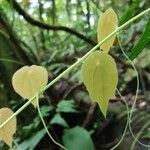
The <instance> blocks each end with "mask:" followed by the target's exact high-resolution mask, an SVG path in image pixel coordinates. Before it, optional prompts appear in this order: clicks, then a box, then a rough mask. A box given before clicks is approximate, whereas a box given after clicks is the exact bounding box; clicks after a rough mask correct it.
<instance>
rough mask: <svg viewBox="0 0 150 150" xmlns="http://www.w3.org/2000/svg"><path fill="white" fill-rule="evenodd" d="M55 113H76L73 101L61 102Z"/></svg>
mask: <svg viewBox="0 0 150 150" xmlns="http://www.w3.org/2000/svg"><path fill="white" fill-rule="evenodd" d="M56 111H57V112H65V113H77V112H78V111H77V110H76V105H75V102H74V100H63V101H60V102H59V103H58V104H57V109H56Z"/></svg>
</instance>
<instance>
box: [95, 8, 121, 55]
mask: <svg viewBox="0 0 150 150" xmlns="http://www.w3.org/2000/svg"><path fill="white" fill-rule="evenodd" d="M117 27H118V17H117V14H116V13H115V12H114V10H113V9H112V8H109V9H107V10H106V11H105V12H104V13H103V14H102V15H101V16H100V18H99V21H98V27H97V38H98V43H99V42H100V41H102V40H103V39H105V38H106V37H107V36H108V35H109V34H110V33H112V32H113V31H114V30H116V28H117ZM115 38H116V35H113V36H112V37H111V38H109V39H108V40H107V41H106V42H104V43H103V44H102V45H101V46H100V48H101V49H102V50H103V51H104V52H105V53H108V52H109V49H110V47H111V46H112V45H113V43H114V40H115Z"/></svg>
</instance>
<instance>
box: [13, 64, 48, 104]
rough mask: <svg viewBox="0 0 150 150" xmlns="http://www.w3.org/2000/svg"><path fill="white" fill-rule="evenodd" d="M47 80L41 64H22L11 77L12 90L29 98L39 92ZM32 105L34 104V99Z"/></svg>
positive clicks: (46, 74) (45, 71)
mask: <svg viewBox="0 0 150 150" xmlns="http://www.w3.org/2000/svg"><path fill="white" fill-rule="evenodd" d="M47 82H48V72H47V70H46V69H45V68H44V67H42V66H36V65H32V66H24V67H22V68H21V69H19V70H18V71H16V72H15V74H14V75H13V77H12V84H13V88H14V90H15V91H16V92H17V93H18V94H19V95H20V96H21V97H23V98H24V99H30V98H32V97H33V96H34V95H35V94H37V93H38V92H40V91H41V90H42V89H43V88H44V87H45V86H46V84H47ZM32 104H33V105H36V101H35V100H34V101H33V103H32Z"/></svg>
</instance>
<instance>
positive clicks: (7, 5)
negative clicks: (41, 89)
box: [0, 0, 150, 150]
mask: <svg viewBox="0 0 150 150" xmlns="http://www.w3.org/2000/svg"><path fill="white" fill-rule="evenodd" d="M149 6H150V1H149V0H142V1H141V0H0V107H10V108H12V109H13V111H16V110H18V109H19V108H20V107H21V106H22V105H23V104H24V103H25V101H24V100H23V99H22V98H21V97H20V96H18V95H17V94H16V93H15V92H14V90H13V88H12V84H11V77H12V75H13V73H14V72H15V71H16V70H17V69H19V68H20V67H22V66H24V65H32V64H36V65H42V66H44V67H46V69H47V70H48V72H49V81H51V80H53V79H54V78H55V77H57V75H58V74H60V73H61V72H63V71H64V70H65V69H66V68H68V67H69V66H70V65H71V64H73V63H74V62H75V61H76V60H77V59H79V58H80V57H82V56H83V55H84V54H85V53H86V52H88V51H89V50H90V49H91V48H92V47H93V46H95V45H96V44H97V22H98V18H99V16H100V15H101V13H102V12H104V11H105V10H106V9H107V8H109V7H112V8H113V9H114V10H115V12H116V13H117V14H118V17H119V25H122V24H123V23H125V22H126V21H128V20H129V19H130V18H132V17H133V16H135V15H137V14H138V13H140V12H142V11H143V10H145V9H146V8H148V7H149ZM148 20H150V19H149V16H148V15H145V16H144V17H142V18H141V19H139V20H137V21H135V22H134V23H133V24H131V25H130V26H128V27H127V28H125V29H123V30H122V31H121V32H120V33H119V34H120V38H121V43H122V47H123V49H124V51H125V52H126V53H127V54H130V52H131V50H132V49H133V48H134V46H135V45H136V43H137V42H138V39H139V38H140V37H141V36H142V34H143V33H144V31H145V27H146V25H147V26H148V23H147V22H148ZM148 29H149V30H148V31H149V33H150V21H149V28H148ZM149 37H150V35H149ZM147 40H148V39H147ZM147 42H148V44H146V45H145V46H144V47H142V52H141V53H140V54H139V55H138V56H136V58H134V64H135V65H136V67H137V70H138V74H139V79H140V89H139V93H138V99H137V103H136V109H135V110H134V113H133V118H132V128H133V132H134V134H135V136H136V135H137V134H138V132H139V131H140V130H141V128H142V127H143V126H144V125H145V124H146V123H147V122H148V121H149V119H150V93H149V90H150V38H149V41H147ZM110 54H111V55H112V56H113V57H114V59H115V60H116V62H117V67H118V73H119V84H118V89H119V90H120V91H121V93H122V95H123V96H124V98H125V100H126V102H127V103H128V106H129V107H131V106H132V104H133V100H134V96H135V92H136V84H137V83H136V74H135V71H134V70H133V68H132V66H131V64H130V63H129V62H128V61H127V60H126V58H125V57H124V55H123V54H122V51H121V50H120V47H119V44H118V41H117V39H116V41H115V43H114V46H113V47H112V49H111V52H110ZM80 67H81V66H78V67H76V68H74V69H73V71H72V72H71V73H70V74H68V75H67V76H65V77H64V78H63V79H61V80H60V81H59V82H57V83H56V84H55V85H53V86H52V87H51V88H49V89H48V90H47V91H46V92H45V97H44V98H43V100H41V101H40V107H41V111H42V115H43V117H44V119H45V121H46V124H47V126H48V127H49V131H50V132H51V134H52V136H53V137H54V139H56V140H57V141H59V142H60V143H65V144H66V143H69V144H70V146H71V147H72V150H74V147H75V146H76V145H78V144H79V145H80V144H81V148H80V150H92V149H93V145H94V149H96V150H107V149H108V150H109V149H111V148H112V147H113V146H114V145H115V144H116V143H117V142H118V141H119V139H120V137H121V136H122V133H123V130H124V127H125V124H126V117H127V112H126V107H125V104H124V103H123V102H122V100H121V98H120V97H119V95H117V94H116V97H114V98H113V99H111V100H110V103H109V110H108V113H107V119H105V118H104V117H103V115H102V113H101V111H100V110H99V108H98V106H97V104H96V103H92V102H91V100H90V98H89V96H88V93H87V91H86V88H85V86H84V85H83V83H82V77H81V72H80ZM17 119H18V120H17V121H18V123H17V133H16V134H15V140H16V141H17V143H18V145H19V147H20V149H21V150H33V149H35V150H58V149H59V147H58V146H56V145H55V144H53V142H52V141H51V140H50V139H49V137H48V136H47V134H46V132H45V130H44V128H43V125H42V123H41V121H40V118H39V116H38V113H37V110H36V109H35V108H34V107H33V106H32V105H30V106H29V107H28V108H26V109H25V110H24V111H23V112H22V113H20V114H19V115H18V116H17ZM77 126H78V127H77ZM71 129H75V130H71ZM85 130H86V131H87V132H86V133H85V134H84V131H85ZM66 132H67V133H69V134H70V136H67V135H66ZM82 132H83V133H82ZM87 133H88V134H90V135H91V136H90V137H91V138H90V139H88V138H89V137H88V135H87ZM72 136H73V137H74V136H75V137H77V138H78V140H75V141H74V142H72V141H73V140H72V141H70V137H72ZM138 138H139V140H141V141H142V142H143V143H145V144H150V123H149V126H147V127H145V129H143V132H142V134H140V135H139V136H138ZM84 139H85V142H87V143H85V144H83V143H82V142H81V141H84ZM131 147H132V148H134V149H135V150H146V149H148V148H145V147H142V146H141V145H139V144H138V143H136V142H135V141H134V139H133V138H132V136H131V134H130V132H129V131H128V132H127V133H126V136H125V138H124V140H123V142H122V143H121V144H120V146H119V147H118V148H117V149H118V150H128V149H130V148H131ZM0 149H4V150H5V149H6V150H7V149H8V147H7V146H6V145H5V144H4V143H3V142H1V143H0ZM13 149H17V148H16V147H15V146H14V147H13ZM69 150H70V149H69Z"/></svg>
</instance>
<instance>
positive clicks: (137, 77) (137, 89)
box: [118, 36, 150, 147]
mask: <svg viewBox="0 0 150 150" xmlns="http://www.w3.org/2000/svg"><path fill="white" fill-rule="evenodd" d="M118 42H119V45H120V48H121V51H122V53H123V54H124V56H125V57H126V59H127V60H128V61H129V62H130V64H131V65H132V67H133V69H134V70H135V73H136V79H137V87H136V93H135V97H134V101H133V105H132V107H131V110H130V115H129V130H130V133H131V135H132V137H133V138H134V140H135V141H136V142H138V143H139V144H141V145H142V146H144V147H150V145H146V144H143V143H142V142H140V141H139V140H138V138H137V137H135V135H134V133H133V131H132V127H131V121H132V113H133V110H134V108H135V104H136V101H137V97H138V91H139V82H140V81H139V75H138V71H137V69H136V67H135V65H134V64H133V62H132V61H131V60H130V58H129V57H128V56H127V54H126V53H125V51H124V50H123V47H122V45H121V41H120V40H119V36H118Z"/></svg>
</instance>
